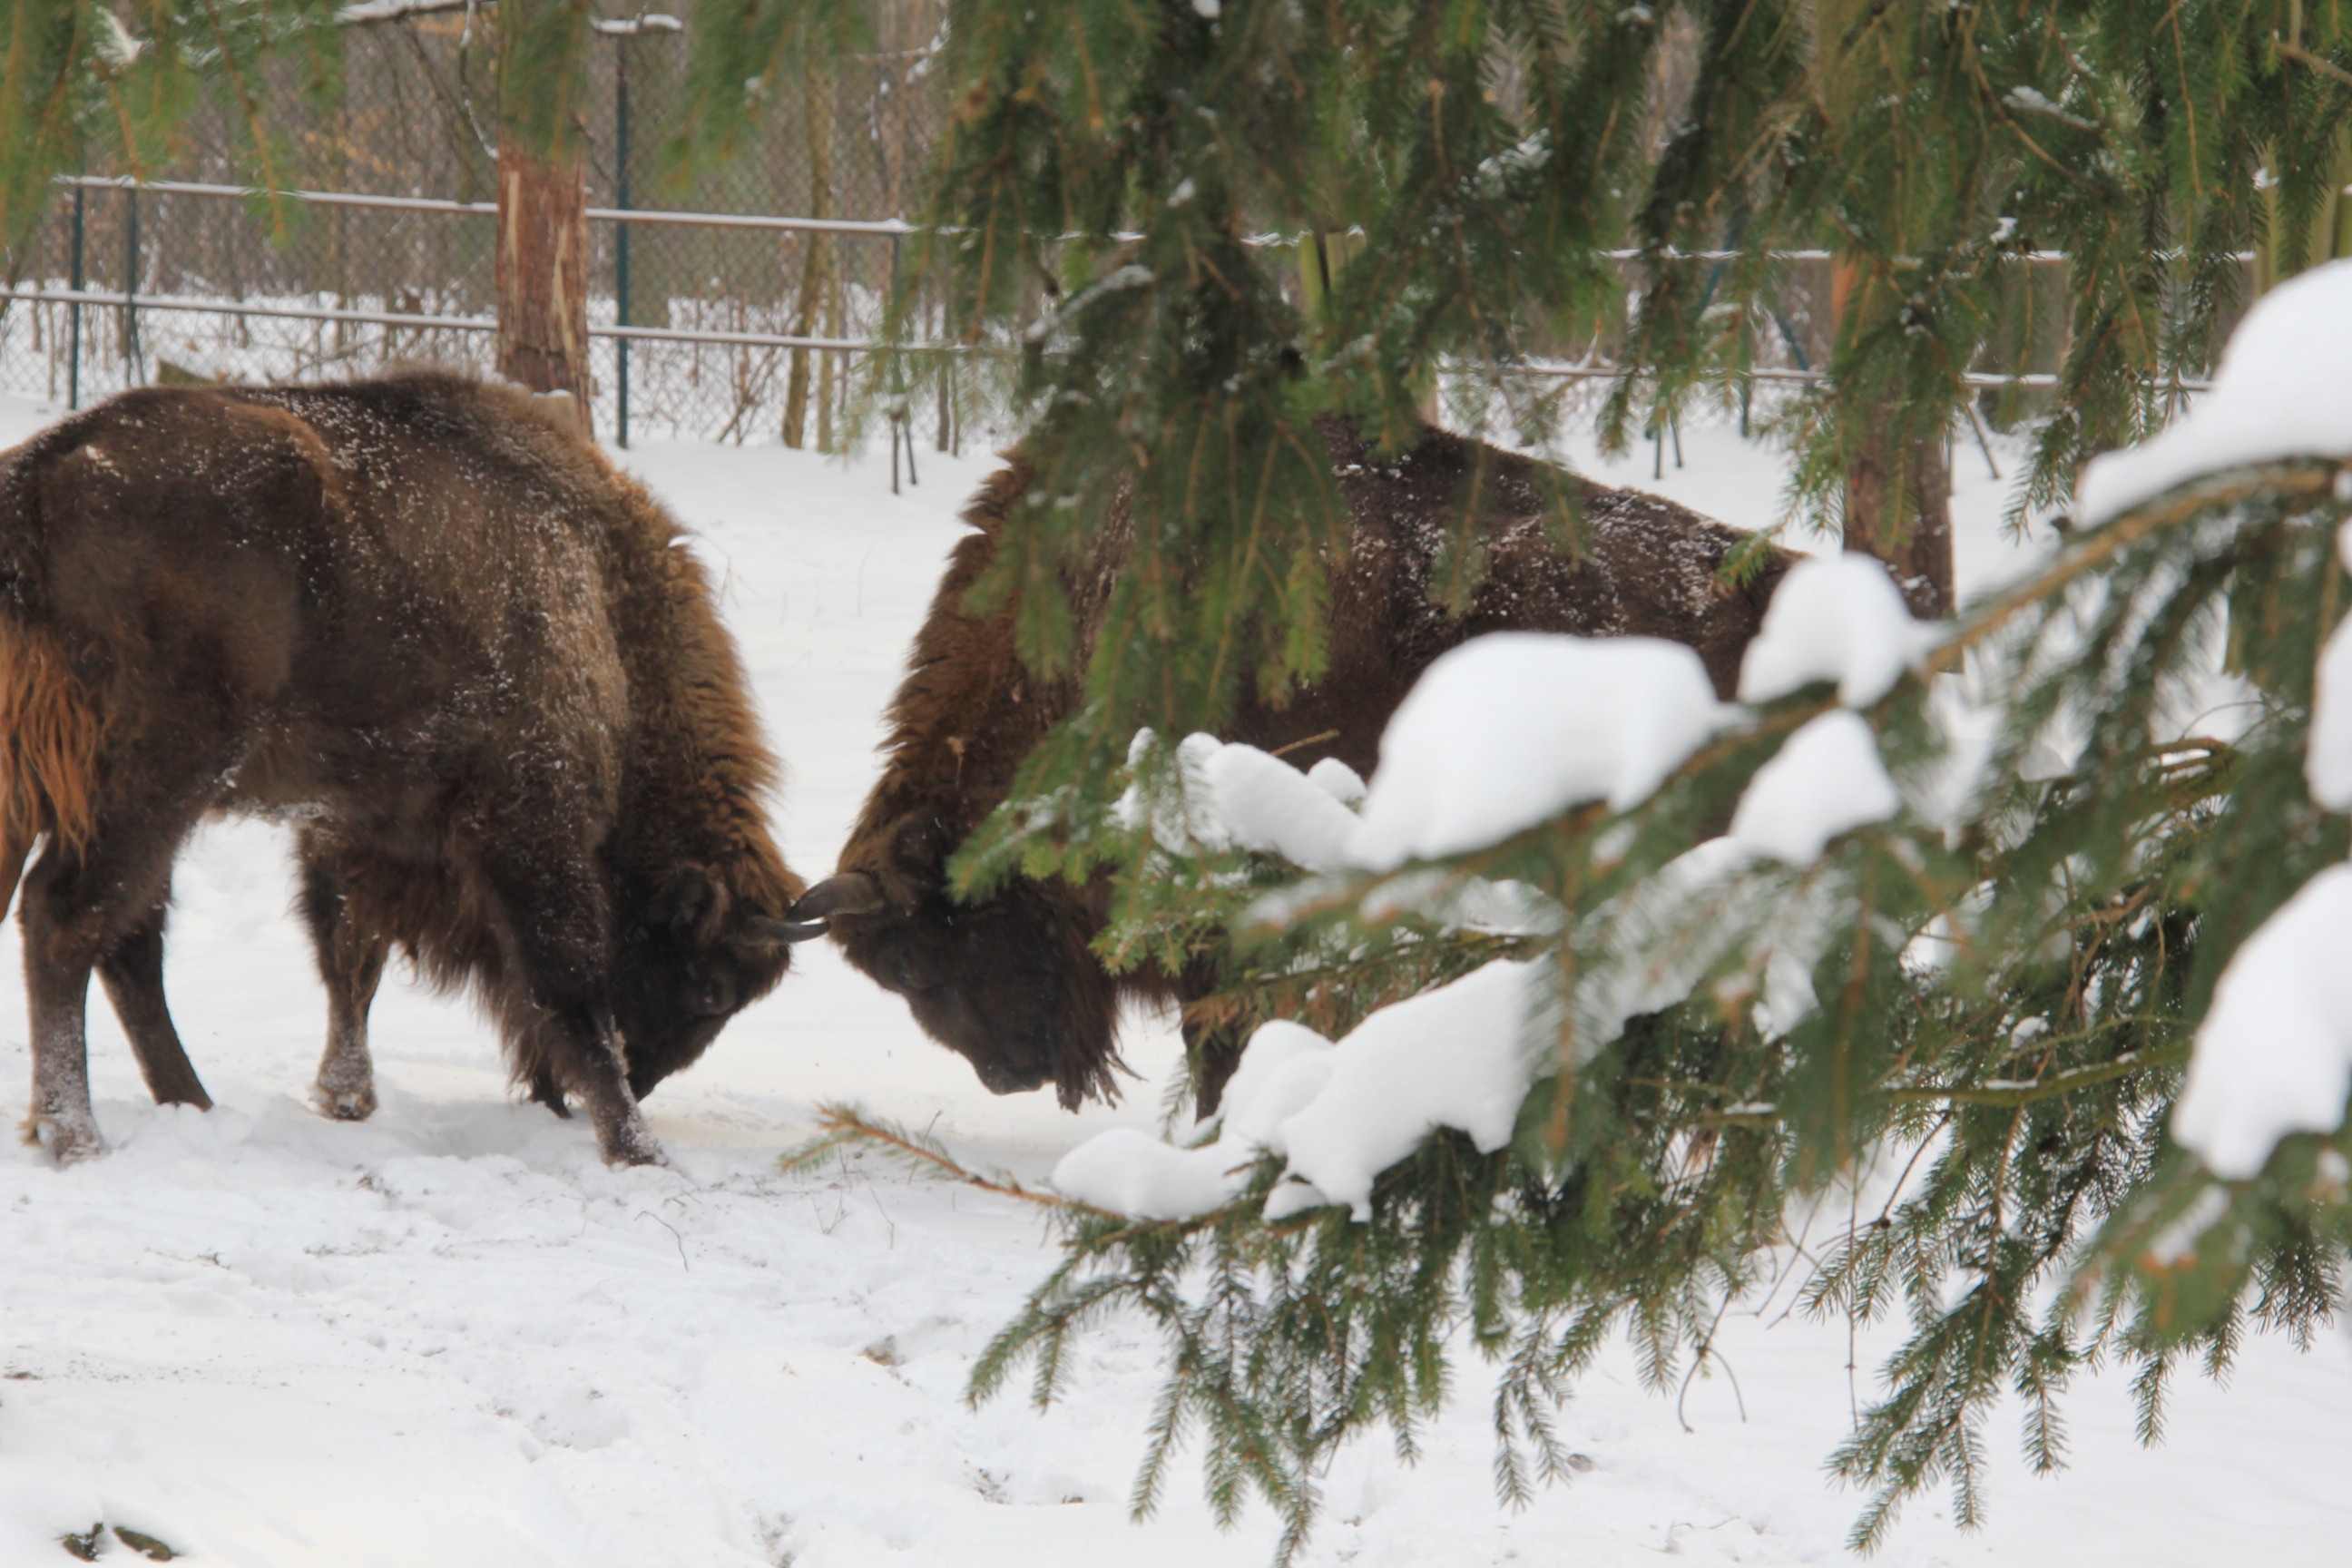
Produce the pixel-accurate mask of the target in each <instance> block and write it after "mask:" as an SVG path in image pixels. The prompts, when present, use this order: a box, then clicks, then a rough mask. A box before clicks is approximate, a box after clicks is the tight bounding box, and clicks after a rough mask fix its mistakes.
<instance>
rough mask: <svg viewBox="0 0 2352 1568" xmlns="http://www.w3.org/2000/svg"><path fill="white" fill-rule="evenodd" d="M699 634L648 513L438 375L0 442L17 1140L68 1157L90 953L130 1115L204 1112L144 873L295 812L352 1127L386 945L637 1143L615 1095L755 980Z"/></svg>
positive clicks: (769, 869)
mask: <svg viewBox="0 0 2352 1568" xmlns="http://www.w3.org/2000/svg"><path fill="white" fill-rule="evenodd" d="M774 771H775V764H774V762H773V760H772V758H771V757H770V756H769V754H768V752H766V751H765V749H764V748H763V747H762V746H761V742H760V738H759V734H758V727H757V724H756V722H755V721H754V720H753V718H752V714H751V707H750V704H749V702H748V700H747V699H746V696H745V691H744V680H743V673H742V670H741V668H740V665H739V664H738V662H737V659H736V656H735V651H734V647H733V646H732V644H731V643H730V641H729V639H728V637H727V634H726V632H725V631H724V630H723V629H722V628H721V627H720V626H719V621H718V617H717V616H716V615H715V613H714V612H713V609H712V605H711V596H710V590H709V584H708V583H707V582H706V581H705V580H704V577H703V574H702V572H701V570H700V568H699V567H698V566H697V565H696V563H695V562H694V559H693V557H692V556H691V555H690V554H688V552H687V551H686V550H685V548H684V547H683V544H682V542H681V541H680V539H679V535H678V529H677V525H676V524H675V523H673V522H672V521H670V519H669V518H668V517H667V516H666V515H665V514H664V513H663V511H662V510H661V508H660V507H659V506H658V505H656V503H655V502H654V500H652V498H650V497H649V496H648V495H647V494H646V492H645V490H644V489H641V488H640V487H638V486H637V485H636V484H635V483H634V482H633V481H631V480H629V479H626V478H625V477H624V476H622V475H620V474H618V473H616V472H615V471H614V469H613V468H612V467H611V466H610V465H609V464H607V463H606V462H605V461H604V458H603V457H602V456H601V455H600V454H599V453H597V452H596V451H595V450H594V448H593V447H591V446H589V445H587V444H586V443H584V442H583V441H582V440H580V439H579V437H578V436H577V435H576V433H574V432H572V430H570V429H568V428H566V427H563V426H559V425H558V424H557V423H556V422H555V421H554V420H553V419H551V417H549V416H546V415H545V414H544V413H543V412H542V411H541V409H540V408H538V407H536V406H535V405H533V403H532V400H531V399H530V397H529V396H527V395H524V394H522V393H520V392H516V391H512V390H509V389H506V388H501V387H495V386H485V385H481V384H478V383H475V382H472V381H468V380H465V379H461V378H458V377H454V376H447V375H440V374H407V375H401V376H395V377H392V378H388V379H385V380H382V381H375V382H360V383H353V384H347V385H336V386H318V387H303V388H296V387H279V388H267V389H248V388H229V387H224V388H207V389H205V390H201V391H199V390H187V389H179V388H168V389H167V388H150V389H147V390H143V391H138V392H131V393H126V394H124V395H121V396H120V397H117V398H115V399H113V400H112V401H110V402H109V403H106V404H104V405H100V407H97V408H94V409H91V410H89V411H88V412H86V413H83V414H80V415H78V416H74V417H72V418H68V419H67V420H65V421H63V422H62V423H60V424H58V425H56V426H52V427H50V428H49V429H47V430H46V431H44V432H43V433H41V434H40V435H39V436H37V437H35V438H34V439H33V440H31V441H29V442H27V443H26V444H25V445H24V446H22V447H17V448H16V450H15V451H13V452H10V453H7V454H5V456H0V829H5V832H0V911H5V900H6V897H7V895H8V894H9V892H11V891H13V889H15V887H16V880H17V875H18V873H19V871H20V870H22V869H23V868H24V863H25V858H26V854H27V852H28V851H29V850H30V849H31V848H32V847H34V845H35V843H36V842H37V841H39V842H41V843H43V844H44V846H45V847H43V848H42V851H41V854H40V857H39V858H38V859H37V861H35V863H34V864H33V866H32V868H31V869H30V871H29V872H26V874H25V877H24V895H25V897H24V910H23V915H22V920H23V923H24V936H25V973H26V992H27V994H28V999H29V1002H30V1008H31V1014H32V1053H33V1110H32V1117H31V1121H30V1131H31V1132H32V1135H33V1136H34V1138H36V1139H37V1141H38V1142H40V1143H41V1144H42V1145H43V1146H44V1147H46V1148H47V1150H48V1151H49V1152H51V1153H52V1154H53V1155H54V1156H56V1157H57V1158H58V1159H60V1160H65V1159H71V1158H74V1157H76V1156H79V1155H83V1154H89V1153H92V1152H96V1151H97V1150H98V1149H100V1147H101V1144H100V1139H99V1133H98V1128H97V1125H96V1122H95V1121H94V1120H93V1119H92V1117H91V1114H90V1104H89V1076H88V1064H87V1061H86V1053H85V1047H84V1043H83V1032H82V1028H83V1005H84V999H85V996H86V994H87V993H88V990H89V975H90V971H91V969H92V968H93V967H95V968H96V969H97V971H98V973H99V976H100V979H101V980H102V981H103V982H104V984H105V986H106V990H107V994H108V995H109V996H110V998H111V999H112V1001H113V1003H114V1007H115V1011H116V1012H117V1013H118V1014H119V1015H120V1016H121V1020H122V1025H123V1030H124V1032H125V1033H126V1034H127V1035H128V1036H129V1037H130V1038H131V1047H132V1049H133V1050H134V1051H135V1052H136V1053H137V1056H138V1058H139V1065H140V1068H141V1070H142V1072H143V1073H144V1075H145V1077H146V1079H147V1084H148V1087H149V1089H151V1090H152V1092H153V1094H154V1096H155V1098H156V1100H158V1101H163V1102H178V1103H183V1104H194V1105H198V1106H204V1105H208V1104H209V1103H210V1101H209V1100H207V1098H206V1097H205V1091H204V1087H203V1085H202V1084H201V1083H199V1082H198V1081H197V1079H196V1075H195V1072H194V1068H192V1067H191V1066H190V1065H189V1063H188V1058H187V1055H186V1053H185V1052H184V1050H183V1049H182V1047H181V1044H180V1039H179V1037H178V1034H177V1032H176V1031H175V1030H174V1029H173V1025H172V1019H171V1015H170V1013H169V1012H168V1011H167V1010H166V1008H165V1006H164V1001H163V916H164V909H165V905H166V903H167V902H168V900H169V897H170V890H171V873H172V863H173V858H175V856H176V855H177V853H178V851H179V847H180V845H181V843H182V842H183V841H184V839H185V838H186V837H187V835H188V832H189V830H190V829H191V828H193V827H194V826H195V825H196V823H197V822H198V821H199V820H200V819H202V818H203V817H205V816H207V815H208V814H212V813H216V812H232V811H233V812H244V813H253V814H259V815H263V816H274V817H278V818H281V819H284V820H287V821H289V822H291V823H293V824H294V825H295V826H296V833H297V851H298V855H299V860H300V865H301V889H302V890H301V907H302V912H303V914H304V916H305V917H306V919H307V921H308V922H309V925H310V932H311V935H312V937H313V939H314V940H315V942H316V943H317V948H318V959H319V969H320V974H321V975H322V976H323V977H324V979H325V981H326V986H327V992H328V998H329V1008H330V1019H329V1028H328V1039H327V1051H326V1056H325V1059H324V1060H323V1061H322V1062H321V1063H320V1068H319V1078H318V1090H317V1093H318V1097H319V1100H320V1105H321V1107H322V1108H323V1109H324V1110H327V1112H328V1113H329V1114H331V1115H334V1116H338V1117H342V1118H346V1119H357V1118H360V1117H364V1116H366V1115H367V1114H369V1112H370V1111H372V1110H373V1109H374V1106H375V1095H374V1089H373V1075H372V1070H371V1068H370V1065H369V1060H368V1051H367V1014H368V1006H369V1004H370V1002H371V1000H372V999H373V996H374V994H375V988H376V983H377V981H378V979H379V978H380V977H381V975H382V973H383V963H384V958H385V955H386V953H387V952H388V951H389V950H390V948H391V947H392V946H393V945H394V944H395V943H396V944H398V945H400V946H401V947H402V948H404V950H405V951H406V952H408V953H409V954H410V955H411V956H412V957H413V958H414V959H415V960H416V961H417V963H419V965H420V966H421V968H422V969H423V971H424V972H425V973H426V974H427V975H429V976H430V977H432V978H433V979H434V980H436V982H438V983H440V984H444V985H457V984H463V983H466V982H471V983H472V984H473V986H474V988H475V991H476V993H477V994H478V997H479V998H480V999H481V1000H482V1001H483V1003H484V1004H485V1005H486V1006H487V1008H488V1011H489V1012H490V1013H491V1014H492V1015H493V1016H495V1017H496V1019H497V1021H498V1023H499V1026H500V1028H501V1030H502V1033H503V1035H504V1037H505V1041H506V1046H507V1050H508V1055H509V1066H510V1068H511V1070H512V1071H513V1073H514V1075H515V1077H516V1078H517V1079H518V1080H520V1081H522V1082H525V1083H527V1084H529V1085H530V1089H531V1091H532V1094H533V1096H534V1098H537V1099H539V1100H542V1101H545V1102H546V1103H547V1104H549V1105H550V1106H551V1108H552V1109H554V1110H557V1111H558V1112H559V1113H568V1112H565V1105H564V1100H565V1095H566V1094H567V1093H569V1094H570V1095H572V1096H575V1097H577V1098H578V1100H581V1101H582V1102H583V1104H585V1105H586V1107H587V1108H588V1113H589V1117H590V1120H591V1121H592V1122H593V1125H594V1127H595V1130H596V1141H597V1145H598V1147H599V1149H600V1150H601V1151H602V1152H603V1153H604V1157H605V1158H606V1159H607V1160H611V1161H615V1162H627V1163H645V1162H649V1161H657V1160H658V1159H660V1157H661V1151H660V1149H659V1147H658V1146H657V1145H656V1143H655V1142H654V1139H653V1137H652V1135H651V1134H650V1133H649V1132H648V1131H646V1125H645V1121H644V1118H643V1117H642V1115H641V1114H640V1112H639V1111H638V1109H637V1101H638V1100H639V1099H640V1098H641V1097H642V1096H643V1095H645V1094H646V1092H647V1091H648V1090H650V1089H652V1088H653V1087H654V1085H655V1084H656V1083H658V1082H659V1081H661V1079H663V1078H664V1077H665V1076H666V1075H667V1074H669V1073H672V1072H675V1071H677V1069H678V1068H682V1067H685V1066H686V1065H688V1063H690V1062H692V1061H693V1060H694V1059H695V1058H697V1057H698V1056H699V1055H700V1054H701V1053H702V1051H703V1049H704V1048H705V1047H707V1046H708V1045H709V1043H710V1041H711V1039H712V1038H713V1037H715V1036H716V1035H717V1033H718V1032H719V1028H720V1026H722V1025H723V1024H724V1023H725V1022H726V1020H727V1019H728V1017H729V1016H731V1015H732V1014H734V1013H735V1012H736V1011H737V1010H738V1009H739V1008H740V1007H742V1006H743V1005H744V1004H746V1003H748V1002H750V1001H751V1000H752V999H753V998H755V997H757V996H759V995H761V994H763V993H765V992H766V991H767V990H768V989H769V988H770V987H772V986H773V985H774V984H776V982H777V980H778V978H779V977H780V976H781V975H782V973H783V971H784V967H785V964H786V962H787V957H788V953H787V949H786V946H785V943H786V941H787V940H788V939H789V938H790V937H791V936H792V934H793V928H792V927H790V926H788V925H787V924H786V923H785V922H784V921H782V920H781V919H779V918H778V917H781V916H782V915H783V914H784V913H785V912H786V911H787V910H789V909H790V907H791V906H792V903H793V900H794V898H795V897H796V896H797V895H798V894H799V893H800V891H801V884H800V881H799V879H797V878H795V877H794V876H793V874H792V872H791V871H789V870H788V869H786V868H785V866H784V863H783V860H782V858H781V857H780V856H779V855H778V853H777V851H776V847H775V845H774V843H773V842H772V840H771V838H770V837H769V833H768V828H767V826H766V822H765V818H764V816H763V810H762V804H761V803H762V797H763V795H764V794H765V793H766V792H767V790H768V789H769V787H770V785H771V784H772V780H773V776H774Z"/></svg>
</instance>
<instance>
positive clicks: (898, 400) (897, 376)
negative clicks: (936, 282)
mask: <svg viewBox="0 0 2352 1568" xmlns="http://www.w3.org/2000/svg"><path fill="white" fill-rule="evenodd" d="M890 306H891V309H893V310H896V309H897V308H898V236H897V235H895V234H894V235H892V236H891V237H890ZM883 352H884V353H887V354H888V355H889V356H890V493H891V494H892V495H897V494H898V443H899V438H900V437H901V436H903V437H905V438H906V445H907V482H908V484H910V485H919V484H921V483H922V482H923V481H922V480H921V479H919V478H918V477H917V476H916V473H915V426H914V423H913V421H912V420H911V419H909V418H908V407H907V366H906V362H905V360H904V359H903V358H901V357H900V355H899V354H898V351H897V350H896V349H885V350H884V351H883Z"/></svg>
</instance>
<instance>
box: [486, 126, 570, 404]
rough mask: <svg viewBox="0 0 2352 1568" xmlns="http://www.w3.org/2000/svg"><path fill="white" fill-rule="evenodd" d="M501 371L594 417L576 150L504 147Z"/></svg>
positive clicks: (498, 275)
mask: <svg viewBox="0 0 2352 1568" xmlns="http://www.w3.org/2000/svg"><path fill="white" fill-rule="evenodd" d="M495 273H496V280H497V288H498V302H499V374H500V375H502V376H505V377H506V378H507V379H508V380H509V381H511V382H514V383H516V384H519V385H521V386H525V387H528V388H530V390H531V391H533V392H539V393H559V392H560V393H564V394H567V395H570V396H571V398H572V403H573V406H574V410H575V412H576V414H577V415H578V417H579V419H580V421H581V428H582V430H583V432H584V431H585V430H586V428H587V419H588V396H589V380H588V191H587V184H586V181H585V180H584V178H583V169H582V163H581V160H580V159H579V157H578V156H577V154H576V153H575V154H574V155H572V156H571V157H569V158H564V159H560V160H559V159H550V158H545V157H541V156H539V155H537V154H535V153H530V152H526V151H525V150H524V149H523V148H522V147H521V146H520V145H519V144H518V143H517V142H515V141H514V140H513V139H512V138H509V139H507V140H506V141H504V142H501V144H500V145H499V247H498V261H497V267H496V269H495Z"/></svg>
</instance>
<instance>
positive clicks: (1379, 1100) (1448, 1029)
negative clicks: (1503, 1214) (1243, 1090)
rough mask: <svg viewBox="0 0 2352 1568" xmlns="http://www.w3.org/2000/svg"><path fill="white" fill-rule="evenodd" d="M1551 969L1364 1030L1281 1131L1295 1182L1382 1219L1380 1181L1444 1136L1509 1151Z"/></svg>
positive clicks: (1382, 1016) (1509, 976) (1513, 971)
mask: <svg viewBox="0 0 2352 1568" xmlns="http://www.w3.org/2000/svg"><path fill="white" fill-rule="evenodd" d="M1544 968H1545V966H1544V965H1542V964H1539V963H1514V962H1512V961H1510V960H1507V959H1506V960H1502V961H1500V962H1497V963H1489V964H1487V965H1486V967H1485V968H1483V969H1480V970H1477V971H1475V973H1470V974H1466V975H1464V976H1463V977H1462V978H1461V979H1459V980H1456V981H1454V982H1452V983H1450V984H1444V985H1440V986H1436V987H1433V989H1431V990H1427V991H1423V992H1422V993H1421V994H1418V995H1415V996H1409V997H1407V998H1406V999H1405V1000H1403V1001H1402V1002H1399V1003H1396V1004H1395V1005H1391V1006H1387V1007H1383V1008H1381V1009H1380V1010H1379V1011H1378V1012H1376V1013H1374V1014H1373V1015H1372V1016H1370V1017H1369V1018H1366V1019H1365V1020H1364V1021H1363V1022H1362V1023H1360V1024H1359V1025H1357V1026H1356V1027H1355V1028H1354V1029H1353V1030H1352V1031H1350V1032H1349V1036H1348V1037H1347V1038H1346V1039H1344V1040H1341V1041H1340V1042H1339V1045H1338V1046H1337V1047H1334V1049H1333V1051H1332V1053H1331V1076H1330V1079H1329V1081H1328V1082H1327V1083H1326V1084H1325V1085H1324V1086H1323V1088H1322V1090H1321V1092H1319V1093H1318V1094H1317V1095H1316V1096H1315V1097H1314V1098H1313V1099H1312V1100H1308V1101H1307V1104H1306V1105H1304V1106H1302V1107H1301V1108H1300V1109H1299V1110H1297V1111H1296V1112H1294V1113H1293V1114H1292V1115H1290V1116H1289V1117H1287V1118H1286V1119H1285V1120H1284V1121H1282V1123H1281V1124H1280V1126H1279V1127H1278V1128H1276V1136H1277V1137H1278V1138H1279V1140H1280V1142H1279V1145H1278V1146H1277V1147H1276V1152H1278V1153H1284V1154H1287V1155H1288V1156H1289V1157H1290V1173H1291V1174H1293V1175H1295V1176H1297V1177H1298V1178H1299V1179H1300V1180H1302V1181H1304V1182H1306V1183H1307V1184H1309V1185H1311V1186H1313V1187H1315V1188H1316V1189H1317V1190H1318V1192H1320V1193H1322V1194H1324V1195H1325V1197H1326V1198H1328V1200H1329V1201H1331V1202H1333V1203H1341V1204H1346V1205H1348V1207H1349V1211H1350V1212H1351V1213H1352V1214H1353V1215H1354V1216H1355V1217H1356V1218H1358V1219H1360V1220H1361V1219H1370V1217H1371V1213H1372V1182H1373V1179H1374V1178H1375V1177H1377V1176H1378V1175H1379V1174H1380V1173H1381V1172H1382V1171H1385V1170H1387V1169H1388V1168H1389V1167H1390V1166H1391V1165H1393V1164H1395V1163H1397V1162H1398V1161H1400V1160H1402V1159H1403V1158H1404V1157H1405V1156H1406V1155H1408V1154H1410V1153H1412V1152H1413V1150H1414V1149H1415V1148H1417V1147H1419V1145H1420V1143H1421V1141H1422V1140H1423V1138H1425V1137H1427V1136H1428V1135H1429V1134H1430V1133H1431V1132H1433V1131H1436V1130H1437V1129H1439V1128H1441V1127H1452V1128H1457V1129H1459V1130H1460V1131H1464V1132H1466V1133H1468V1134H1469V1135H1470V1142H1472V1143H1473V1144H1474V1145H1475V1146H1476V1148H1477V1149H1478V1152H1481V1153H1492V1152H1494V1151H1496V1150H1497V1149H1499V1148H1501V1147H1502V1146H1503V1145H1504V1144H1506V1143H1507V1142H1510V1141H1511V1125H1512V1123H1513V1121H1515V1120H1517V1116H1518V1112H1519V1103H1520V1101H1522V1100H1525V1099H1527V1095H1528V1084H1529V1083H1530V1082H1532V1081H1533V1079H1534V1077H1535V1066H1536V1060H1537V1058H1536V1056H1535V1053H1533V1052H1532V1051H1530V1049H1529V1048H1528V1035H1529V1033H1530V1032H1531V1030H1530V1016H1531V1014H1532V1012H1533V1011H1534V1004H1535V1002H1536V1000H1537V997H1538V994H1539V992H1538V981H1539V979H1540V977H1541V976H1542V974H1543V972H1544Z"/></svg>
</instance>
